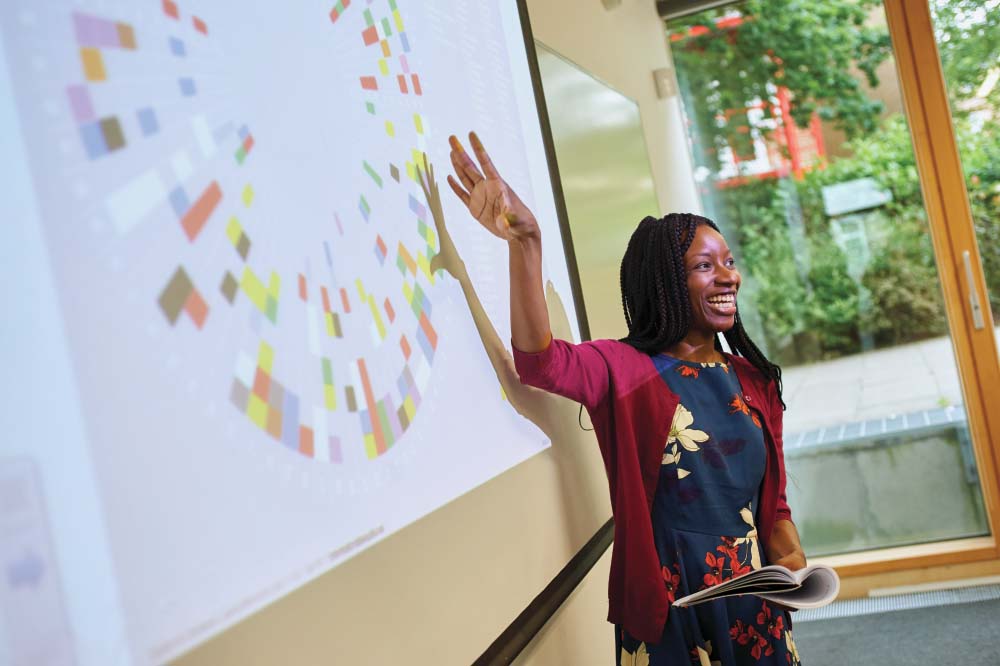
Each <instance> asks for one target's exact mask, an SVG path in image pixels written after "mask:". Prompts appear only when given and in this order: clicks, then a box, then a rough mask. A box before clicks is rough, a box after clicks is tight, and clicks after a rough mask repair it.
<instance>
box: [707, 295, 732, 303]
mask: <svg viewBox="0 0 1000 666" xmlns="http://www.w3.org/2000/svg"><path fill="white" fill-rule="evenodd" d="M735 301H736V298H735V297H734V296H733V295H732V294H726V295H724V296H712V297H711V298H709V299H708V302H709V303H712V304H715V305H724V304H727V303H734V302H735Z"/></svg>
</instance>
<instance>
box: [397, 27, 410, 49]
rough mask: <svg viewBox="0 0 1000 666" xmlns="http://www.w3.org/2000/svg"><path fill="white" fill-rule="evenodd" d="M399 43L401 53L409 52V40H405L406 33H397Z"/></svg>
mask: <svg viewBox="0 0 1000 666" xmlns="http://www.w3.org/2000/svg"><path fill="white" fill-rule="evenodd" d="M399 41H400V42H402V43H403V51H404V52H406V53H409V52H410V40H408V39H407V38H406V33H405V32H401V33H399Z"/></svg>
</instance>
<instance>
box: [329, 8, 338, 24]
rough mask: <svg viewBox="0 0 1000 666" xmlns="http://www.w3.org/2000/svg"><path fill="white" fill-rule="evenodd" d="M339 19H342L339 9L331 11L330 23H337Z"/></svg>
mask: <svg viewBox="0 0 1000 666" xmlns="http://www.w3.org/2000/svg"><path fill="white" fill-rule="evenodd" d="M338 18H340V12H338V11H337V8H336V7H334V8H333V9H331V10H330V21H331V22H332V23H336V22H337V19H338Z"/></svg>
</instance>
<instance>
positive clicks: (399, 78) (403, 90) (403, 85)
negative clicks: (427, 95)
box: [396, 74, 410, 95]
mask: <svg viewBox="0 0 1000 666" xmlns="http://www.w3.org/2000/svg"><path fill="white" fill-rule="evenodd" d="M396 81H398V82H399V92H401V93H403V94H404V95H405V94H407V93H409V92H410V90H409V88H407V87H406V77H405V76H403V75H402V74H398V75H397V76H396Z"/></svg>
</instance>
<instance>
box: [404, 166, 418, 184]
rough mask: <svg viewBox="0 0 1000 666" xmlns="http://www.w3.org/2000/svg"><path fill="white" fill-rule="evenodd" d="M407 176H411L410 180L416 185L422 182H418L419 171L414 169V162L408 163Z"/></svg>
mask: <svg viewBox="0 0 1000 666" xmlns="http://www.w3.org/2000/svg"><path fill="white" fill-rule="evenodd" d="M406 175H407V176H409V177H410V180H412V181H413V182H415V183H418V182H420V181H418V180H417V170H416V169H415V168H414V167H413V162H407V163H406Z"/></svg>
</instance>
